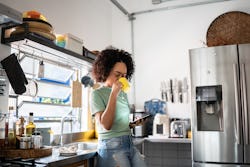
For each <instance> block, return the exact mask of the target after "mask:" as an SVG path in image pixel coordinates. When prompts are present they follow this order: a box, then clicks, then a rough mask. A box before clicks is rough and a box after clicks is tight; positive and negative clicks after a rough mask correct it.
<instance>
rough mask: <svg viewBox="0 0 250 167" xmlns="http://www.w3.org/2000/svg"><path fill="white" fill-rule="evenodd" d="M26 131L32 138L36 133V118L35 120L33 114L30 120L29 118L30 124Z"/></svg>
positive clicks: (30, 115) (31, 113)
mask: <svg viewBox="0 0 250 167" xmlns="http://www.w3.org/2000/svg"><path fill="white" fill-rule="evenodd" d="M25 129H26V131H25V132H26V135H28V136H30V137H31V136H32V134H33V133H34V132H35V129H36V125H35V124H34V118H33V112H30V114H29V118H28V124H27V125H26V127H25Z"/></svg>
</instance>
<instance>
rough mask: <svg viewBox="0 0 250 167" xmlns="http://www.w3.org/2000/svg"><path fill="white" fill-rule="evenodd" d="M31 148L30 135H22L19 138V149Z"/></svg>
mask: <svg viewBox="0 0 250 167" xmlns="http://www.w3.org/2000/svg"><path fill="white" fill-rule="evenodd" d="M30 148H31V137H27V136H23V137H21V138H20V149H30Z"/></svg>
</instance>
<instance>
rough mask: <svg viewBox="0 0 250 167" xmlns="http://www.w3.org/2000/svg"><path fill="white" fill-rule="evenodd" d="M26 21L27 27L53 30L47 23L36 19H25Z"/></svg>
mask: <svg viewBox="0 0 250 167" xmlns="http://www.w3.org/2000/svg"><path fill="white" fill-rule="evenodd" d="M26 23H27V24H28V26H29V28H36V29H41V30H44V31H48V32H53V28H52V27H51V26H50V25H48V24H45V23H42V22H37V21H26Z"/></svg>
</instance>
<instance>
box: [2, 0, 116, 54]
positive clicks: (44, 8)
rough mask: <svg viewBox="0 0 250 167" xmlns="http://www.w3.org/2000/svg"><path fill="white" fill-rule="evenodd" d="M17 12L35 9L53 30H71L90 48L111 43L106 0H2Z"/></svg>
mask: <svg viewBox="0 0 250 167" xmlns="http://www.w3.org/2000/svg"><path fill="white" fill-rule="evenodd" d="M1 2H2V3H4V4H6V5H9V6H10V7H12V8H14V9H17V10H19V11H20V12H24V11H29V10H36V11H39V12H40V13H42V14H43V15H44V16H45V17H46V18H47V19H48V22H49V23H51V24H52V26H53V27H54V29H55V33H58V34H60V33H61V34H64V33H71V34H73V35H75V36H78V37H79V38H81V39H83V41H84V46H85V47H87V48H88V49H90V50H102V49H104V48H105V47H106V46H107V45H110V44H111V15H112V13H111V7H112V4H111V3H110V1H108V0H104V1H103V0H42V1H40V0H32V1H29V0H1Z"/></svg>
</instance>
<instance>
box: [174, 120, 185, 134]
mask: <svg viewBox="0 0 250 167" xmlns="http://www.w3.org/2000/svg"><path fill="white" fill-rule="evenodd" d="M170 129H171V130H170V137H173V138H185V137H186V126H185V121H172V122H171V124H170Z"/></svg>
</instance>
